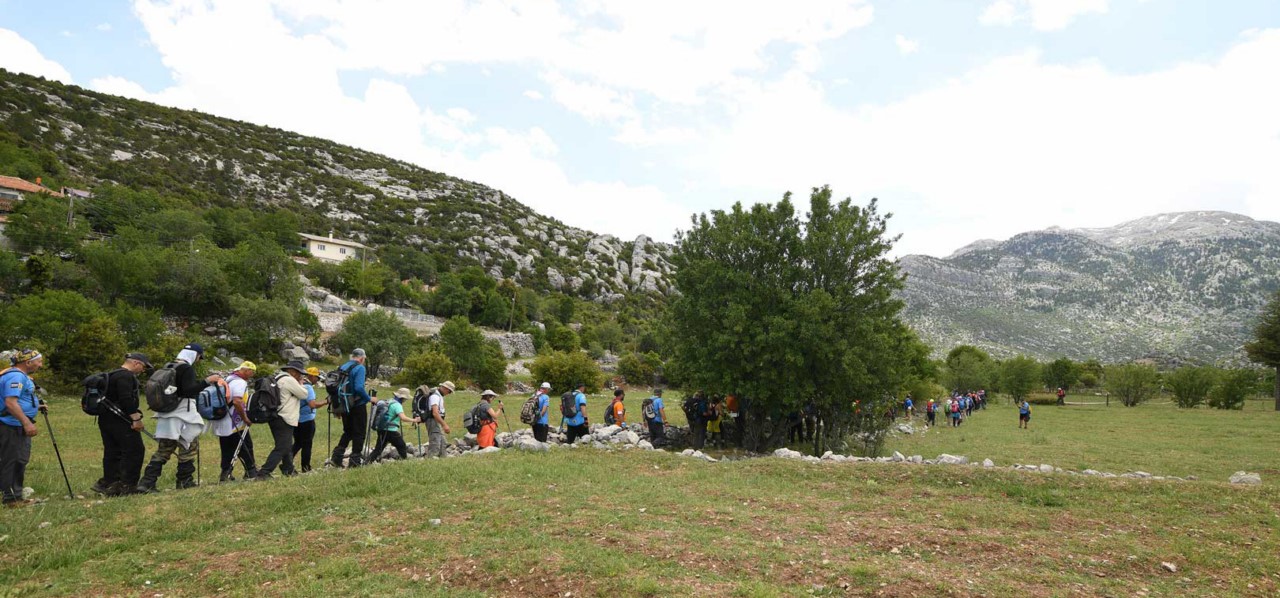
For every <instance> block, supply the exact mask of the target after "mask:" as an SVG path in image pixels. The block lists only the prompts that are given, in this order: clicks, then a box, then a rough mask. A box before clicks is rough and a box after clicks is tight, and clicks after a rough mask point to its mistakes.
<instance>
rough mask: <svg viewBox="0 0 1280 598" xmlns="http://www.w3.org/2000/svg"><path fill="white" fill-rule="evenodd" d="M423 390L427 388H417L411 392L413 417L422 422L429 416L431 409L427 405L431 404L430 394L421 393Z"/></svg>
mask: <svg viewBox="0 0 1280 598" xmlns="http://www.w3.org/2000/svg"><path fill="white" fill-rule="evenodd" d="M425 388H427V387H426V386H425V385H424V386H419V387H418V389H417V390H415V391H413V416H414V417H421V418H422V420H423V421H426V419H427V417H429V416H430V415H431V407H430V406H429V405H428V403H430V402H431V401H430V399H431V393H430V392H423V389H425Z"/></svg>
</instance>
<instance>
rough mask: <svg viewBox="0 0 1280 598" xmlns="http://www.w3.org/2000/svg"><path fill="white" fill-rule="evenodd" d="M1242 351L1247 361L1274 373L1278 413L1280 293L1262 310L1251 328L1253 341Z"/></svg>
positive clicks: (1279, 391) (1279, 405)
mask: <svg viewBox="0 0 1280 598" xmlns="http://www.w3.org/2000/svg"><path fill="white" fill-rule="evenodd" d="M1244 350H1245V352H1246V353H1248V354H1249V359H1252V360H1253V361H1254V362H1256V363H1260V364H1262V365H1265V366H1267V367H1270V368H1272V369H1274V370H1275V371H1276V378H1275V379H1276V382H1275V386H1274V392H1275V401H1276V411H1280V291H1276V294H1275V295H1273V296H1272V297H1271V301H1269V302H1267V306H1266V307H1265V308H1263V310H1262V316H1261V318H1259V319H1258V324H1257V326H1254V328H1253V340H1252V341H1250V342H1248V343H1245V345H1244Z"/></svg>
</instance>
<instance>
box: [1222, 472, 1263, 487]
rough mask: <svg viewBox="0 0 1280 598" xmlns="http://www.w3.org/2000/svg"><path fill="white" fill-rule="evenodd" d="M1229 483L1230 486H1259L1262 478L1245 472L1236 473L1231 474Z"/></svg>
mask: <svg viewBox="0 0 1280 598" xmlns="http://www.w3.org/2000/svg"><path fill="white" fill-rule="evenodd" d="M1229 481H1230V482H1231V483H1232V484H1248V485H1253V484H1261V483H1262V476H1261V475H1258V474H1256V473H1249V472H1247V471H1237V472H1235V473H1233V474H1231V478H1230V480H1229Z"/></svg>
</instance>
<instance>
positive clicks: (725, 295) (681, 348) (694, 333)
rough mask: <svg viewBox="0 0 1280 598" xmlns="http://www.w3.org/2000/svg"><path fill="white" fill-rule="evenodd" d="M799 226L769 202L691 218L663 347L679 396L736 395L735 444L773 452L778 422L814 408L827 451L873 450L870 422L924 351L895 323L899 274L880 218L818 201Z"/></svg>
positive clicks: (819, 446) (824, 196)
mask: <svg viewBox="0 0 1280 598" xmlns="http://www.w3.org/2000/svg"><path fill="white" fill-rule="evenodd" d="M809 206H810V210H809V213H808V214H807V217H805V218H802V217H800V215H798V214H797V213H796V211H795V208H794V206H793V205H792V202H791V194H790V193H788V194H787V195H786V196H785V197H784V198H783V199H782V201H780V202H778V203H777V204H757V205H754V206H752V207H751V208H744V207H743V206H742V204H736V205H734V206H733V208H732V209H730V210H728V211H719V210H716V211H713V212H711V213H710V215H707V214H702V215H699V216H697V217H695V218H694V219H693V221H692V227H691V229H690V230H688V231H683V232H681V233H679V234H678V235H677V240H676V248H675V251H674V254H673V256H672V261H673V264H674V265H675V267H676V268H675V287H676V289H677V290H679V294H678V295H677V296H676V298H675V300H674V301H673V302H672V305H671V309H670V312H669V320H668V326H667V327H668V333H667V337H668V340H669V342H670V349H671V352H672V354H673V357H674V361H675V362H676V363H675V364H674V369H676V370H678V371H680V372H681V375H682V376H683V377H684V378H685V382H686V383H687V384H691V385H693V386H696V387H700V388H703V389H705V390H707V391H709V392H723V393H737V394H738V396H740V397H745V399H746V400H744V402H743V404H744V411H745V415H746V424H745V426H746V433H745V435H744V446H746V448H748V449H751V450H762V449H766V448H769V447H771V446H776V445H778V444H780V442H781V440H782V438H783V435H784V434H785V430H786V428H785V418H784V417H782V415H783V414H785V413H788V412H790V411H794V410H796V409H798V408H800V407H801V406H802V405H804V404H805V403H807V402H809V401H812V402H813V404H814V405H815V406H816V408H817V410H818V413H819V416H820V417H821V418H822V420H823V422H824V424H825V425H824V426H823V427H822V431H821V433H820V434H818V435H816V438H815V443H814V445H815V446H814V449H815V452H820V451H822V450H823V449H824V448H825V447H826V446H828V445H830V446H831V447H832V448H834V449H844V448H846V445H848V447H849V448H853V449H855V450H863V451H867V452H874V451H876V450H878V448H879V446H880V442H882V440H883V437H884V431H885V429H886V425H887V424H886V423H885V420H884V418H881V417H875V416H871V417H855V410H854V408H853V403H854V401H858V402H859V405H860V407H861V412H860V413H862V414H864V415H873V414H875V415H878V414H879V413H880V412H881V411H883V408H884V406H885V405H886V404H887V401H891V400H893V398H892V397H893V396H894V395H895V394H896V393H897V391H898V390H900V389H901V388H902V387H903V385H904V384H905V383H906V381H907V380H908V379H909V378H911V377H912V375H913V374H914V373H915V372H916V371H917V370H919V369H922V368H923V362H924V360H925V357H926V355H927V353H928V351H927V350H924V349H923V348H922V346H921V345H920V343H919V341H918V340H916V338H915V337H914V335H913V334H912V333H911V332H910V330H909V329H908V328H907V327H906V326H905V325H903V323H902V322H901V320H900V319H899V318H898V314H899V312H900V311H901V309H902V302H901V301H900V300H898V299H896V298H895V297H894V291H896V290H897V289H899V288H901V286H902V276H901V275H900V274H899V272H898V268H897V265H896V263H895V262H894V261H893V260H892V259H890V258H889V256H888V253H889V250H890V248H891V247H892V244H893V241H894V239H893V238H890V237H887V236H886V235H885V224H886V219H887V218H888V216H887V215H884V216H882V215H881V214H880V213H879V210H878V208H877V205H876V201H875V200H872V201H871V202H870V203H868V204H867V205H865V206H859V205H854V204H853V203H852V202H851V201H850V200H848V199H846V200H843V201H840V202H834V201H832V196H831V190H830V189H829V188H826V187H823V188H820V189H814V190H813V192H812V194H811V195H810V200H809Z"/></svg>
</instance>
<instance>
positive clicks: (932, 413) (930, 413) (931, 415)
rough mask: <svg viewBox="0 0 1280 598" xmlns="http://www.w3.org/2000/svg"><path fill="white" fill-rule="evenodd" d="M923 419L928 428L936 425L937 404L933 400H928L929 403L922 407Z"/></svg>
mask: <svg viewBox="0 0 1280 598" xmlns="http://www.w3.org/2000/svg"><path fill="white" fill-rule="evenodd" d="M924 419H925V423H926V424H928V425H929V427H933V426H934V425H936V424H937V419H938V403H937V402H936V401H934V400H933V399H929V402H928V403H925V405H924Z"/></svg>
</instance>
